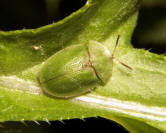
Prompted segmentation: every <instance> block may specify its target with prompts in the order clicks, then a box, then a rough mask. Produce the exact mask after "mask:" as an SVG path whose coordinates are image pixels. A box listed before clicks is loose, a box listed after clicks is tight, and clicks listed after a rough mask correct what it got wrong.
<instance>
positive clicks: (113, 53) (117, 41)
mask: <svg viewBox="0 0 166 133" xmlns="http://www.w3.org/2000/svg"><path fill="white" fill-rule="evenodd" d="M119 39H120V35H118V37H117V39H116V44H115V47H114V50H113V52H112V58H114V55H115V51H116V48H117V46H118V43H119Z"/></svg>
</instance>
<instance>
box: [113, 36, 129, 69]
mask: <svg viewBox="0 0 166 133" xmlns="http://www.w3.org/2000/svg"><path fill="white" fill-rule="evenodd" d="M119 39H120V35H118V37H117V40H116V44H115V47H114V50H113V52H112V59H114V58H115V57H114V55H115V51H116V48H117V46H118V43H119ZM115 59H116V60H117V61H118V62H119V63H120V64H121V65H123V66H125V67H127V68H128V69H130V70H132V68H131V67H130V66H128V65H126V64H125V63H123V62H121V61H120V60H119V59H117V58H115Z"/></svg>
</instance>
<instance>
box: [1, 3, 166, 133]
mask: <svg viewBox="0 0 166 133" xmlns="http://www.w3.org/2000/svg"><path fill="white" fill-rule="evenodd" d="M85 3H86V0H0V30H1V31H12V30H21V29H34V28H38V27H41V26H44V25H48V24H51V23H53V22H57V21H59V20H61V19H63V18H64V17H66V16H68V15H70V14H71V13H73V12H74V11H76V10H78V9H79V8H81V7H82V6H83V5H84V4H85ZM132 44H133V45H134V47H136V48H144V49H147V50H149V51H151V52H154V53H158V54H165V53H166V0H143V1H142V6H141V8H140V13H139V18H138V24H137V27H136V29H135V31H134V34H133V38H132ZM39 123H40V125H38V124H37V123H35V122H32V121H29V122H26V123H24V124H23V123H21V122H5V123H3V124H0V132H2V133H5V132H13V133H22V132H31V133H33V132H36V133H37V132H38V133H45V132H51V133H52V132H57V131H58V130H61V131H62V132H63V131H74V130H75V131H80V130H84V131H88V130H89V129H90V130H92V131H93V130H94V128H95V129H96V128H98V129H97V130H102V129H103V128H107V129H108V130H109V131H110V132H111V131H112V132H118V133H127V131H126V130H125V129H123V128H122V127H121V126H120V125H118V124H117V123H114V122H112V121H110V120H106V119H103V118H88V119H85V121H82V120H78V119H74V120H65V121H64V122H60V121H52V122H51V125H49V124H48V123H46V122H42V121H40V122H39ZM77 128H79V130H77Z"/></svg>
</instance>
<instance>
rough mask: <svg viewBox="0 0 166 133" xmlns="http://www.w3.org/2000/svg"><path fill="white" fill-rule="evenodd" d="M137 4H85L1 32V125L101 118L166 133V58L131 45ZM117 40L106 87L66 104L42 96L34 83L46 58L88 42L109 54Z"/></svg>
mask: <svg viewBox="0 0 166 133" xmlns="http://www.w3.org/2000/svg"><path fill="white" fill-rule="evenodd" d="M139 3H140V2H139V1H137V0H102V1H101V0H88V1H87V3H86V5H85V6H84V7H82V8H81V9H80V10H78V11H77V12H75V13H73V14H72V15H70V16H68V17H66V18H65V19H63V20H62V21H59V22H57V23H54V24H51V25H48V26H44V27H41V28H38V29H33V30H26V29H25V30H18V31H12V32H0V108H1V111H0V121H1V122H3V121H24V120H44V121H49V120H63V119H71V118H80V119H83V118H85V117H96V116H103V117H106V118H111V119H113V120H115V121H117V122H119V123H120V124H122V125H123V126H124V127H126V128H127V129H128V130H129V131H131V132H136V133H138V132H140V133H142V132H146V131H149V132H166V128H165V127H166V113H165V112H166V104H165V103H166V102H165V101H166V95H165V94H166V89H165V88H166V84H165V82H166V58H165V57H164V56H160V55H156V54H152V53H150V52H148V51H145V50H138V49H134V48H133V47H132V45H131V36H132V32H133V30H134V27H135V25H136V20H137V14H138V13H137V10H138V6H139ZM118 35H120V36H121V38H120V42H119V45H118V47H117V51H116V54H115V57H116V59H115V60H114V66H113V73H112V77H111V78H110V81H109V83H108V84H107V85H105V86H102V87H98V88H96V89H95V90H94V91H93V92H91V93H89V94H86V95H83V96H80V97H76V98H73V99H68V100H65V99H64V100H63V99H55V98H51V97H48V96H46V95H44V94H43V93H42V91H41V88H40V85H39V83H38V81H37V78H38V72H39V70H40V68H41V66H42V63H43V62H44V61H45V60H46V59H47V58H48V57H50V56H51V55H53V54H54V53H56V52H57V51H59V50H61V49H63V48H65V47H67V46H70V45H73V44H86V43H88V42H89V40H95V41H98V42H100V43H102V44H103V45H105V46H106V47H107V48H108V49H109V50H110V51H111V52H112V50H113V48H114V46H115V42H116V38H117V36H118ZM117 59H118V60H120V61H121V62H123V63H125V64H127V65H128V66H130V67H131V68H132V70H129V69H127V68H126V67H124V66H123V65H121V64H120V63H119V62H118V61H117Z"/></svg>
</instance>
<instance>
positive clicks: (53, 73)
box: [39, 41, 113, 98]
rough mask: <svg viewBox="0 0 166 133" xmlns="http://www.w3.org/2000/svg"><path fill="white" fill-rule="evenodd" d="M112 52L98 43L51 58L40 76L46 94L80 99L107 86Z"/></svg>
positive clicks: (78, 47) (70, 48)
mask: <svg viewBox="0 0 166 133" xmlns="http://www.w3.org/2000/svg"><path fill="white" fill-rule="evenodd" d="M112 65H113V61H112V59H111V54H110V53H109V51H108V49H107V48H105V47H104V46H103V45H102V44H100V43H98V42H96V41H90V42H89V44H88V45H72V46H69V47H67V48H65V49H63V50H60V51H59V52H57V53H56V54H54V55H53V56H51V57H50V58H49V59H48V60H47V61H46V62H45V63H44V64H43V67H42V69H41V71H40V73H39V83H40V85H41V88H42V89H43V91H44V93H46V94H47V95H50V96H53V97H58V98H71V97H75V96H80V95H82V94H84V93H87V92H89V91H91V90H92V89H94V88H95V87H97V86H100V85H104V84H106V83H107V81H108V80H109V78H110V75H111V73H112Z"/></svg>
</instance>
